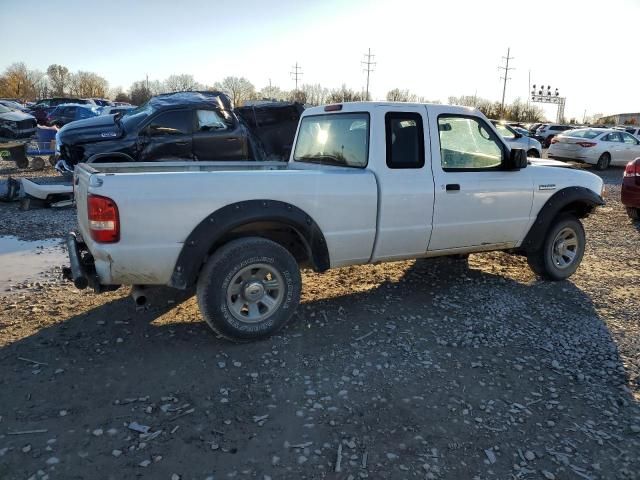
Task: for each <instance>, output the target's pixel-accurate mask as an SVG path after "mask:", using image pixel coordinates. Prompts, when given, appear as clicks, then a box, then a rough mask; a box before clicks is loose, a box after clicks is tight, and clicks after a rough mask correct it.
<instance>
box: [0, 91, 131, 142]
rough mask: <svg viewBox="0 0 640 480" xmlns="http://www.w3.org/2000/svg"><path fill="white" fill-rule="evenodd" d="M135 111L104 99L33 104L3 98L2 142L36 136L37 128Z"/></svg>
mask: <svg viewBox="0 0 640 480" xmlns="http://www.w3.org/2000/svg"><path fill="white" fill-rule="evenodd" d="M132 108H135V107H134V106H133V105H130V104H128V103H125V102H112V101H110V100H105V99H101V98H68V97H54V98H45V99H42V100H39V101H38V102H35V103H31V104H28V105H27V104H23V103H20V102H19V101H18V100H17V99H10V98H2V99H0V139H2V140H3V141H5V140H23V139H29V138H31V137H33V136H34V134H35V132H36V127H37V125H43V126H56V127H59V128H60V127H63V126H64V125H66V124H67V123H70V122H73V121H76V120H81V119H85V118H90V117H95V116H98V115H113V114H116V113H120V114H122V113H124V112H126V111H128V110H130V109H132Z"/></svg>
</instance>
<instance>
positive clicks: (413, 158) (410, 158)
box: [385, 112, 424, 169]
mask: <svg viewBox="0 0 640 480" xmlns="http://www.w3.org/2000/svg"><path fill="white" fill-rule="evenodd" d="M385 133H386V145H387V166H388V167H389V168H394V169H395V168H422V167H423V166H424V128H423V126H422V116H421V115H420V114H419V113H411V112H387V114H386V115H385Z"/></svg>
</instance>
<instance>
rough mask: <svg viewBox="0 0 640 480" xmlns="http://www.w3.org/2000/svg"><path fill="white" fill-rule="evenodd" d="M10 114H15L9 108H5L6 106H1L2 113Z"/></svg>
mask: <svg viewBox="0 0 640 480" xmlns="http://www.w3.org/2000/svg"><path fill="white" fill-rule="evenodd" d="M8 112H13V110H11V109H10V108H8V107H5V106H4V105H0V113H8Z"/></svg>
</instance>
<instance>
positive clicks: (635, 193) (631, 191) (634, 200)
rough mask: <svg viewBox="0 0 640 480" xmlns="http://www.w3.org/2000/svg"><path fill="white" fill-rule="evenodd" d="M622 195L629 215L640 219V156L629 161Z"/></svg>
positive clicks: (623, 179) (634, 218)
mask: <svg viewBox="0 0 640 480" xmlns="http://www.w3.org/2000/svg"><path fill="white" fill-rule="evenodd" d="M620 197H621V201H622V204H623V205H624V206H625V208H626V209H627V214H628V215H629V217H630V218H631V219H632V220H640V157H639V158H636V159H635V160H632V161H631V162H629V163H628V164H627V166H626V168H625V169H624V176H623V178H622V188H621V190H620Z"/></svg>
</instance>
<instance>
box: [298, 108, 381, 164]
mask: <svg viewBox="0 0 640 480" xmlns="http://www.w3.org/2000/svg"><path fill="white" fill-rule="evenodd" d="M368 145H369V114H368V113H336V114H330V115H310V116H308V117H305V118H303V119H302V122H301V123H300V129H299V132H298V139H297V142H296V149H295V153H294V156H293V158H294V160H295V161H297V162H309V163H321V164H325V165H340V166H345V167H358V168H363V167H366V165H367V156H368V153H369V148H368Z"/></svg>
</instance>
